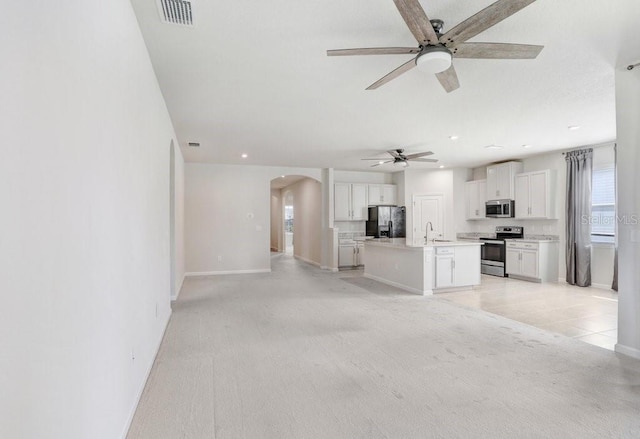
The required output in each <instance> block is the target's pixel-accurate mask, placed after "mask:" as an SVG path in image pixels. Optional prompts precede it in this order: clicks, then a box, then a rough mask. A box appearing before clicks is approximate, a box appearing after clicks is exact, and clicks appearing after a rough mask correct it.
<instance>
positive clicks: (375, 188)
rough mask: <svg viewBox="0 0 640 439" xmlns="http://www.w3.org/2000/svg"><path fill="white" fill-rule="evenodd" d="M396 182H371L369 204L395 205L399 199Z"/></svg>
mask: <svg viewBox="0 0 640 439" xmlns="http://www.w3.org/2000/svg"><path fill="white" fill-rule="evenodd" d="M397 193H398V190H397V187H396V185H395V184H370V185H369V206H379V205H383V204H386V205H395V204H396V203H397V200H398V196H397Z"/></svg>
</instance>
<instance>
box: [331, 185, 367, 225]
mask: <svg viewBox="0 0 640 439" xmlns="http://www.w3.org/2000/svg"><path fill="white" fill-rule="evenodd" d="M333 195H334V200H333V201H334V205H333V208H334V212H333V216H334V220H335V221H366V220H367V213H368V212H367V185H366V184H361V183H335V185H334V192H333Z"/></svg>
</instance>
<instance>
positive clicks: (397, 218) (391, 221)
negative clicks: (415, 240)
mask: <svg viewBox="0 0 640 439" xmlns="http://www.w3.org/2000/svg"><path fill="white" fill-rule="evenodd" d="M405 211H406V209H405V207H404V206H400V207H398V206H369V216H368V220H367V236H375V237H376V238H404V237H405V236H407V235H406V228H405V217H406V215H405Z"/></svg>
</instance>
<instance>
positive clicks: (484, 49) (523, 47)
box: [451, 43, 544, 59]
mask: <svg viewBox="0 0 640 439" xmlns="http://www.w3.org/2000/svg"><path fill="white" fill-rule="evenodd" d="M543 48H544V46H534V45H531V44H510V43H461V44H458V45H457V46H455V48H454V49H453V50H451V53H452V54H453V57H454V58H479V59H533V58H535V57H537V56H538V54H540V52H541V51H542V49H543Z"/></svg>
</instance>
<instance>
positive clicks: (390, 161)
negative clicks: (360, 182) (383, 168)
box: [370, 160, 393, 168]
mask: <svg viewBox="0 0 640 439" xmlns="http://www.w3.org/2000/svg"><path fill="white" fill-rule="evenodd" d="M392 162H393V160H387V161H385V162H382V163H376V164H375V165H371V166H370V167H371V168H373V167H376V166H380V165H384V164H387V163H392Z"/></svg>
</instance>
